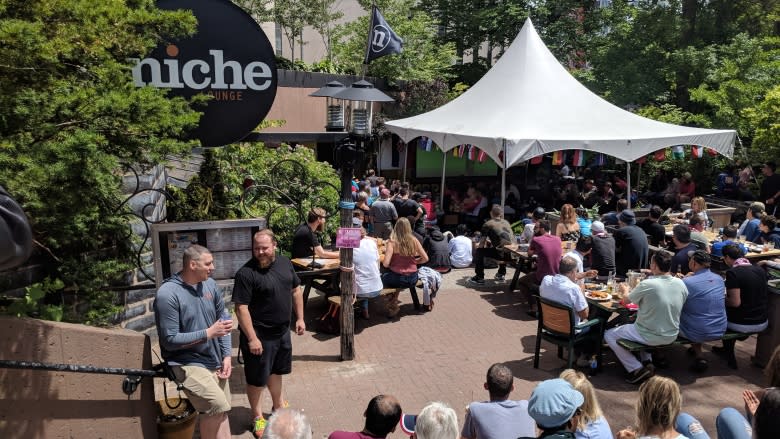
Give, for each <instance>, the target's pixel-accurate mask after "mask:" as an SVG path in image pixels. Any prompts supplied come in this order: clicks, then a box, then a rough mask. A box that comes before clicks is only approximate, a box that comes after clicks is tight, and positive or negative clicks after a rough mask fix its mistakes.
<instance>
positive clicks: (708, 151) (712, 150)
mask: <svg viewBox="0 0 780 439" xmlns="http://www.w3.org/2000/svg"><path fill="white" fill-rule="evenodd" d="M704 150H705V151H707V154H709V155H710V157H717V156H718V151H715V150H714V149H712V148H704Z"/></svg>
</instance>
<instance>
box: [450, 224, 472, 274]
mask: <svg viewBox="0 0 780 439" xmlns="http://www.w3.org/2000/svg"><path fill="white" fill-rule="evenodd" d="M467 231H468V227H467V226H466V225H465V224H459V225H458V228H457V233H458V236H456V237H455V238H452V239H451V240H450V242H449V245H450V265H452V267H453V268H467V267H469V266H470V265H471V249H472V247H473V243H472V242H471V239H470V238H468V237H467V236H466V232H467Z"/></svg>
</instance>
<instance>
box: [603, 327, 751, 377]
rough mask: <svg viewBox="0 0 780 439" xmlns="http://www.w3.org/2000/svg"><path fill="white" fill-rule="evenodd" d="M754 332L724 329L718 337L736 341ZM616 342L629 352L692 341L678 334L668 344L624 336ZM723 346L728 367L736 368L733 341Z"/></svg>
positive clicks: (684, 343)
mask: <svg viewBox="0 0 780 439" xmlns="http://www.w3.org/2000/svg"><path fill="white" fill-rule="evenodd" d="M754 334H756V333H755V332H748V333H746V332H735V331H729V330H726V333H725V334H723V337H721V338H720V339H721V340H722V341H724V342H729V341H737V340H740V341H741V340H747V338H748V337H750V336H751V335H754ZM617 343H618V344H619V345H620V346H621V347H623V348H625V349H626V350H628V351H631V352H641V351H645V350H648V349H666V348H670V347H674V346H686V345H689V344H692V343H693V342H692V341H690V340H688V339H687V338H685V337H683V336H681V335H680V336H678V337H677V340H675V341H673V342H671V343H669V344H665V345H660V346H650V345H646V344H643V343H639V342H636V341H632V340H626V339H624V338H621V339H619V340H618V341H617ZM723 346H725V347H726V360H727V361H728V365H729V367H731V368H732V369H736V368H737V357H736V355H735V354H734V344H733V343H724V344H723Z"/></svg>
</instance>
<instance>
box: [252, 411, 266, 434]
mask: <svg viewBox="0 0 780 439" xmlns="http://www.w3.org/2000/svg"><path fill="white" fill-rule="evenodd" d="M266 423H267V421H266V420H265V418H263V417H262V416H259V417H257V418H255V420H254V422H252V434H253V435H255V437H257V438H259V437H262V436H263V432H264V431H265V426H266Z"/></svg>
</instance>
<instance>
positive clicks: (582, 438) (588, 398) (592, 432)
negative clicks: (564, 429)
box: [560, 369, 612, 439]
mask: <svg viewBox="0 0 780 439" xmlns="http://www.w3.org/2000/svg"><path fill="white" fill-rule="evenodd" d="M560 378H562V379H564V380H566V381H568V382H569V383H570V384H571V385H572V386H573V387H574V388H575V389H577V391H578V392H580V393H582V396H584V397H585V402H584V403H583V404H582V405H581V406H580V410H579V411H580V419H579V422H578V423H577V431H575V432H574V436H575V437H576V439H596V438H598V439H612V430H610V428H609V423H608V422H607V420H606V419H605V418H604V413H602V411H601V406H600V405H599V400H598V399H597V398H596V390H595V389H594V388H593V384H591V383H590V381H588V378H587V377H586V376H585V374H584V373H582V372H579V371H576V370H574V369H566V370H564V371H563V372H561V375H560Z"/></svg>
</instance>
